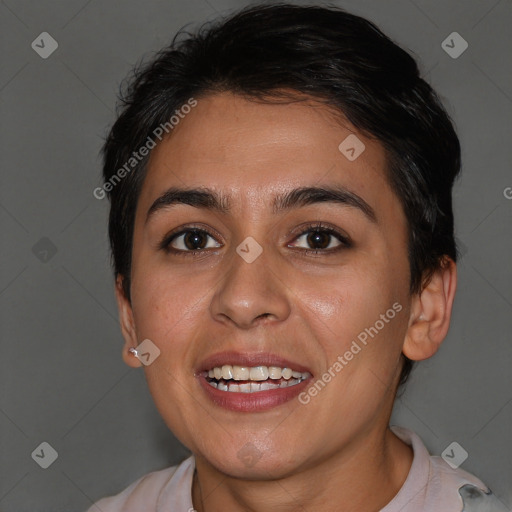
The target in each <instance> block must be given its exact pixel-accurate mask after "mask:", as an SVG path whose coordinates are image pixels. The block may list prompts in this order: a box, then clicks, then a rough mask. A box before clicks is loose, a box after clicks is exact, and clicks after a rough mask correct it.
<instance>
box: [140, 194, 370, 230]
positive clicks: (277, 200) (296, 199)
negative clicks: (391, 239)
mask: <svg viewBox="0 0 512 512" xmlns="http://www.w3.org/2000/svg"><path fill="white" fill-rule="evenodd" d="M317 203H334V204H341V205H344V206H349V207H352V208H356V209H358V210H359V211H361V212H362V213H363V214H364V215H365V216H366V217H367V218H368V219H369V220H370V221H371V222H373V223H377V216H376V215H375V211H374V209H373V208H372V207H371V206H370V205H369V204H368V203H367V202H366V201H365V200H364V199H363V198H362V197H360V196H359V195H357V194H356V193H354V192H352V191H351V190H349V189H347V188H345V187H343V186H341V185H336V186H320V187H300V188H296V189H293V190H290V191H288V192H285V193H282V194H277V195H275V196H274V199H273V201H272V212H273V214H274V215H277V214H278V213H281V212H283V211H287V210H291V209H293V208H300V207H304V206H307V205H311V204H317ZM177 204H187V205H190V206H193V207H195V208H202V209H206V210H211V211H215V212H217V213H221V214H228V213H229V212H230V211H231V197H230V196H228V195H225V194H223V193H222V192H217V191H215V190H212V189H209V188H204V187H200V188H179V187H171V188H169V189H168V190H166V191H165V192H164V193H163V194H162V195H161V196H159V197H158V198H157V199H156V200H155V201H154V202H153V204H152V205H151V207H150V208H149V210H148V213H147V215H146V222H148V221H149V219H150V217H152V216H153V215H154V214H155V213H157V212H158V211H160V210H163V209H167V208H169V207H172V206H173V205H177Z"/></svg>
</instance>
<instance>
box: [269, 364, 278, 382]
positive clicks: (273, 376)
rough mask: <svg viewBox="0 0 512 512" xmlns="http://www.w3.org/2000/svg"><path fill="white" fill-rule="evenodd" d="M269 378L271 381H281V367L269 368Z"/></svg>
mask: <svg viewBox="0 0 512 512" xmlns="http://www.w3.org/2000/svg"><path fill="white" fill-rule="evenodd" d="M268 376H269V377H270V378H271V379H280V378H281V368H279V366H269V368H268Z"/></svg>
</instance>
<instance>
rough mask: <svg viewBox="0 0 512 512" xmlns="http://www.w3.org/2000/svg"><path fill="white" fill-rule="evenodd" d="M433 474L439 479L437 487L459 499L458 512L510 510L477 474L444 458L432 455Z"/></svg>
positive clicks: (505, 511)
mask: <svg viewBox="0 0 512 512" xmlns="http://www.w3.org/2000/svg"><path fill="white" fill-rule="evenodd" d="M430 460H431V462H432V466H433V468H434V470H433V473H432V476H433V478H434V479H437V480H439V483H438V485H437V486H436V487H438V488H439V490H440V492H441V493H442V494H445V495H447V496H448V495H450V496H451V497H452V499H453V500H454V501H455V499H456V500H457V503H458V508H457V512H459V510H460V512H508V509H507V508H506V507H505V505H504V504H503V503H502V502H501V501H500V500H499V499H498V498H497V497H496V496H495V495H494V494H493V492H492V491H491V489H489V487H488V486H487V485H485V484H484V483H483V482H482V481H481V480H480V479H479V478H477V477H476V476H475V475H473V474H471V473H468V472H467V471H465V470H463V469H461V468H453V467H451V466H450V465H449V464H448V463H447V462H446V461H445V460H444V459H443V458H441V457H439V456H431V457H430Z"/></svg>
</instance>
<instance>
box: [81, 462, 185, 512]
mask: <svg viewBox="0 0 512 512" xmlns="http://www.w3.org/2000/svg"><path fill="white" fill-rule="evenodd" d="M194 467H195V461H194V457H189V458H188V459H186V460H184V461H183V462H182V463H181V464H179V465H177V466H172V467H169V468H165V469H162V470H160V471H153V472H151V473H148V474H146V475H144V476H142V477H140V478H139V479H138V480H136V481H135V482H133V483H132V484H130V485H129V486H128V487H127V488H126V489H124V491H122V492H120V493H119V494H116V495H115V496H109V497H106V498H103V499H101V500H99V501H98V502H96V503H95V504H94V505H93V506H92V507H90V508H89V509H88V510H87V512H98V511H99V510H101V512H121V511H122V512H132V511H133V512H140V510H144V511H145V512H151V511H156V510H157V507H158V505H159V503H160V502H161V500H162V499H163V497H164V496H166V497H168V496H169V495H172V496H173V497H174V498H175V499H176V500H181V501H185V502H186V501H187V500H190V499H191V485H192V476H193V472H194ZM171 488H172V490H171ZM185 510H186V509H185Z"/></svg>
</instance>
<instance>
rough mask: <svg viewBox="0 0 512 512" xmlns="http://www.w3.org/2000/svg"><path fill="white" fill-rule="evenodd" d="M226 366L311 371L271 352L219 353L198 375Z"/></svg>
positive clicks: (206, 363) (202, 366)
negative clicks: (269, 367) (275, 367)
mask: <svg viewBox="0 0 512 512" xmlns="http://www.w3.org/2000/svg"><path fill="white" fill-rule="evenodd" d="M225 364H230V365H237V366H246V367H247V366H250V367H252V366H278V367H280V368H291V369H292V370H295V371H297V372H309V373H311V370H309V368H307V367H306V366H304V365H302V364H300V363H296V362H294V361H291V360H290V359H287V358H285V357H281V356H279V355H277V354H271V353H270V352H253V353H248V352H243V353H242V352H235V351H226V352H217V353H216V354H212V355H211V356H209V357H207V358H206V359H205V360H204V361H203V362H202V363H201V364H200V365H199V367H198V369H197V373H201V372H205V371H208V370H211V369H212V368H215V367H217V366H219V367H221V366H223V365H225Z"/></svg>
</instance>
